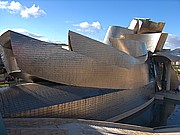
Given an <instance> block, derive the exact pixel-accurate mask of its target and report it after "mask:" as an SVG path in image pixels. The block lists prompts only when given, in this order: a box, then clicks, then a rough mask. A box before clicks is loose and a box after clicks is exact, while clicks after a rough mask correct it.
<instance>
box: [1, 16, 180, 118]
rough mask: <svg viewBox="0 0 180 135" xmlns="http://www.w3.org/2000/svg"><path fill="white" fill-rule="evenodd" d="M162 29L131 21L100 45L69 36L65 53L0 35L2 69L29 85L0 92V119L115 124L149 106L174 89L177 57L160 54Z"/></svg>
mask: <svg viewBox="0 0 180 135" xmlns="http://www.w3.org/2000/svg"><path fill="white" fill-rule="evenodd" d="M140 21H142V23H140ZM163 27H164V23H155V22H152V21H150V20H149V19H137V18H135V19H134V20H133V21H132V22H131V24H130V26H129V28H122V27H119V26H110V27H109V29H108V31H107V34H106V37H105V39H104V42H99V41H96V40H94V39H91V38H89V37H86V36H84V35H81V34H78V33H75V32H72V31H69V33H68V47H69V50H66V49H63V45H57V44H53V43H47V42H43V41H39V40H37V39H33V38H31V37H28V36H25V35H22V34H19V33H16V32H13V31H7V32H5V33H4V34H2V35H1V37H0V44H1V46H2V51H3V53H2V60H3V63H4V66H5V68H6V70H7V72H8V73H9V74H11V75H12V76H15V77H18V78H22V79H24V80H26V81H27V82H29V83H25V84H19V85H16V86H12V87H9V88H6V89H3V90H1V91H0V112H1V114H2V117H66V118H87V119H96V120H109V121H115V120H113V118H115V117H116V116H118V115H121V114H125V113H126V112H128V111H131V110H132V109H134V108H136V107H139V106H141V105H143V104H144V103H146V102H148V101H149V100H151V98H152V95H153V94H154V93H155V90H158V91H160V90H172V89H176V88H177V87H178V84H177V76H176V74H175V72H174V70H173V69H172V67H171V65H170V62H171V61H176V60H179V57H176V56H173V55H172V54H169V53H168V54H165V53H164V52H163V51H162V48H163V45H164V43H165V41H166V37H167V33H162V29H163ZM135 95H136V96H135ZM126 116H128V115H126ZM121 118H122V117H119V119H121ZM119 119H117V120H119Z"/></svg>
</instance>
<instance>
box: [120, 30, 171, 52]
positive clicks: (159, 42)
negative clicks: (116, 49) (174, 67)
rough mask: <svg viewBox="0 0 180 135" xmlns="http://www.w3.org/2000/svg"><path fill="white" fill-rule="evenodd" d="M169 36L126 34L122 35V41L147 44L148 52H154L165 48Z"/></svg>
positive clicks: (165, 34) (164, 34)
mask: <svg viewBox="0 0 180 135" xmlns="http://www.w3.org/2000/svg"><path fill="white" fill-rule="evenodd" d="M162 35H163V36H162ZM167 35H168V34H167V33H150V34H124V35H121V39H129V40H136V41H140V42H145V43H146V47H147V50H148V51H151V52H154V51H155V50H156V48H158V49H159V48H162V47H163V46H164V43H165V41H166V37H167Z"/></svg>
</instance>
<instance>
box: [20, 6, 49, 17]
mask: <svg viewBox="0 0 180 135" xmlns="http://www.w3.org/2000/svg"><path fill="white" fill-rule="evenodd" d="M44 14H46V13H45V12H44V11H43V10H42V9H40V8H39V6H37V7H36V5H35V4H34V5H33V6H32V7H31V8H25V10H22V11H21V13H20V15H21V16H22V17H24V18H28V17H30V16H32V17H35V18H37V17H39V16H41V15H44Z"/></svg>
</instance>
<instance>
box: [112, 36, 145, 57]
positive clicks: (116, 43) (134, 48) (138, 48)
mask: <svg viewBox="0 0 180 135" xmlns="http://www.w3.org/2000/svg"><path fill="white" fill-rule="evenodd" d="M110 42H111V45H112V46H113V47H114V48H117V49H118V50H120V51H123V52H125V53H127V54H129V55H131V56H133V57H140V56H144V55H147V49H146V45H145V43H144V42H139V41H135V40H127V39H120V38H110Z"/></svg>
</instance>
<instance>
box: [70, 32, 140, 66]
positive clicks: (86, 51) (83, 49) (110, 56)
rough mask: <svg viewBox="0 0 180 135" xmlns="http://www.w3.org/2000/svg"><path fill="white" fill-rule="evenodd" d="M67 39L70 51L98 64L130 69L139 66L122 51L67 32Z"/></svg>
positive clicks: (135, 60)
mask: <svg viewBox="0 0 180 135" xmlns="http://www.w3.org/2000/svg"><path fill="white" fill-rule="evenodd" d="M69 38H70V41H69V42H70V45H71V47H70V48H71V49H72V51H74V52H77V53H78V54H82V55H85V56H87V57H90V58H92V59H94V60H95V61H98V62H99V63H104V64H107V65H114V66H118V67H122V68H130V67H133V66H135V64H136V65H137V64H140V63H139V61H138V60H137V59H135V58H134V57H131V56H130V55H127V54H126V53H124V51H121V50H120V51H118V50H117V49H115V48H114V47H112V46H108V45H106V44H103V43H101V42H98V41H96V40H93V39H90V38H88V37H85V36H83V35H80V34H78V33H75V32H72V31H69ZM138 49H139V48H138ZM140 51H141V50H140Z"/></svg>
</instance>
